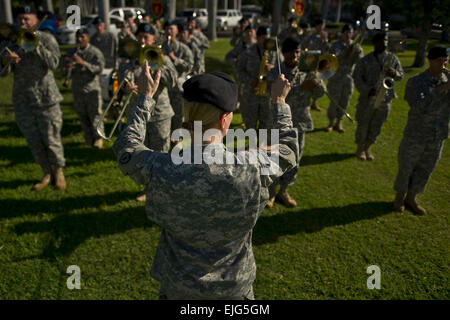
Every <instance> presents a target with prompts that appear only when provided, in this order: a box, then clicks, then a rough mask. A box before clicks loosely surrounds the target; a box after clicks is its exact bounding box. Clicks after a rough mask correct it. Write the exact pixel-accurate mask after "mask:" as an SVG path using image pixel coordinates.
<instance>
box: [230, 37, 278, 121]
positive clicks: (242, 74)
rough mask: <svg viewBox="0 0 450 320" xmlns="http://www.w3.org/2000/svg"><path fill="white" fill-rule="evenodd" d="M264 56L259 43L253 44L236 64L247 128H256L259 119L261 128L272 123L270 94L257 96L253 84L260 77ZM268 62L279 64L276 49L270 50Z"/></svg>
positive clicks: (241, 105)
mask: <svg viewBox="0 0 450 320" xmlns="http://www.w3.org/2000/svg"><path fill="white" fill-rule="evenodd" d="M263 57H264V52H263V50H261V49H259V47H258V44H257V43H255V44H253V45H252V46H251V47H250V48H248V49H247V50H246V51H244V52H243V53H242V54H241V55H240V56H239V60H238V62H237V65H236V71H237V76H238V78H239V81H240V83H241V85H242V98H243V99H242V101H241V104H240V110H241V114H242V119H243V120H244V123H245V126H246V128H247V129H256V128H257V125H258V121H259V128H260V129H263V128H264V129H269V128H271V125H272V113H271V111H270V101H269V96H268V94H267V92H266V95H265V96H262V97H260V96H256V94H255V87H253V86H252V85H251V82H252V81H253V80H257V79H258V77H259V68H260V65H261V59H262V58H263ZM268 62H269V63H270V64H272V65H276V64H277V57H276V51H269V57H268Z"/></svg>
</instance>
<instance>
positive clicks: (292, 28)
mask: <svg viewBox="0 0 450 320" xmlns="http://www.w3.org/2000/svg"><path fill="white" fill-rule="evenodd" d="M297 31H298V26H297V19H295V18H294V17H290V18H289V19H288V26H287V27H286V28H284V29H283V30H281V31H280V33H279V34H278V41H280V43H282V42H284V40H286V39H287V38H293V37H297V36H298V32H297Z"/></svg>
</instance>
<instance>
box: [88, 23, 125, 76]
mask: <svg viewBox="0 0 450 320" xmlns="http://www.w3.org/2000/svg"><path fill="white" fill-rule="evenodd" d="M90 42H91V44H92V45H93V46H96V47H97V48H99V49H100V51H101V52H102V53H103V56H104V57H105V69H116V68H117V67H118V50H119V44H118V39H117V37H116V36H115V35H114V34H113V33H111V32H108V31H105V32H103V33H102V34H101V35H99V34H98V33H96V34H94V35H93V36H92V38H91V41H90Z"/></svg>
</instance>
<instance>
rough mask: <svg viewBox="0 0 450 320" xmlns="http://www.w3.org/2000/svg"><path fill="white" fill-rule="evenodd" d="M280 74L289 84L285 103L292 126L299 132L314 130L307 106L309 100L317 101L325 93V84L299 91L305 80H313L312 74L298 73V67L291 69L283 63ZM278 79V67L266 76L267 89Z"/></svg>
mask: <svg viewBox="0 0 450 320" xmlns="http://www.w3.org/2000/svg"><path fill="white" fill-rule="evenodd" d="M281 73H282V74H284V76H285V77H286V79H288V80H289V82H290V83H291V91H290V92H289V95H288V96H287V98H286V103H287V104H288V105H289V106H290V107H291V112H292V119H293V120H294V125H295V126H296V127H298V128H299V129H300V130H301V131H304V132H307V131H312V130H314V125H313V121H312V118H311V113H310V112H309V109H308V106H309V104H310V101H311V98H315V99H319V98H320V97H321V96H323V95H324V93H325V84H324V82H323V81H322V80H320V82H319V83H320V85H319V86H318V87H316V88H314V89H313V90H311V91H301V90H300V85H301V84H302V83H303V82H304V81H305V80H310V79H313V78H314V74H313V73H311V72H309V73H306V72H303V71H300V69H299V67H298V65H297V66H296V67H295V68H293V69H291V68H288V67H287V66H286V65H285V63H284V62H283V63H282V64H281ZM277 78H278V67H275V68H273V69H272V70H270V71H269V73H268V74H267V81H268V83H269V87H270V84H271V82H272V81H274V80H275V79H277Z"/></svg>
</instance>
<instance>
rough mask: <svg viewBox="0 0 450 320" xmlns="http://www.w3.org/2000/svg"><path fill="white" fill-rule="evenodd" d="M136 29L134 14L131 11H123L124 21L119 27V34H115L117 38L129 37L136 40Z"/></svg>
mask: <svg viewBox="0 0 450 320" xmlns="http://www.w3.org/2000/svg"><path fill="white" fill-rule="evenodd" d="M136 30H137V25H136V23H135V22H134V16H133V14H132V13H131V12H126V13H125V22H124V24H123V27H122V28H121V30H120V32H119V34H118V35H117V36H118V38H119V40H122V39H125V38H129V39H133V40H136V37H135V35H134V34H135V33H136Z"/></svg>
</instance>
